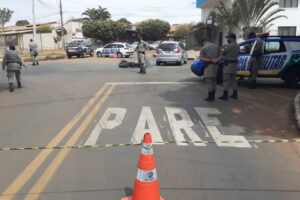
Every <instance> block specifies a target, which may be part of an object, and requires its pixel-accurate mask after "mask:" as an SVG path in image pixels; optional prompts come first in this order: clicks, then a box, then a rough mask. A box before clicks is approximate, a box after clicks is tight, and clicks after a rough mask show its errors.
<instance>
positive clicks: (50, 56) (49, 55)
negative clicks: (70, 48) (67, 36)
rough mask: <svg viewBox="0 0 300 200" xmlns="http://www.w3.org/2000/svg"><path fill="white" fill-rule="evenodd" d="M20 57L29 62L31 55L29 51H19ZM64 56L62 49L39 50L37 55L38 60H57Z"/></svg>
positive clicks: (1, 55)
mask: <svg viewBox="0 0 300 200" xmlns="http://www.w3.org/2000/svg"><path fill="white" fill-rule="evenodd" d="M3 56H4V55H3V54H2V53H0V62H2V59H3ZM21 57H22V59H23V61H24V62H30V61H31V56H30V55H29V53H21ZM64 58H66V54H65V52H64V51H62V50H57V51H40V52H39V55H38V56H37V60H38V61H45V60H58V59H64Z"/></svg>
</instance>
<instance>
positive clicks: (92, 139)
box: [85, 108, 127, 145]
mask: <svg viewBox="0 0 300 200" xmlns="http://www.w3.org/2000/svg"><path fill="white" fill-rule="evenodd" d="M126 112H127V110H126V109H125V108H107V110H106V111H105V113H104V115H103V116H102V118H101V119H100V121H99V123H97V124H96V126H95V128H94V129H93V131H92V133H91V134H90V136H89V137H88V139H87V140H86V142H85V145H95V144H96V143H97V141H98V138H99V137H100V134H101V131H102V129H114V128H116V127H118V126H120V125H121V124H122V121H123V119H124V117H125V114H126ZM111 117H113V118H112V119H110V118H111Z"/></svg>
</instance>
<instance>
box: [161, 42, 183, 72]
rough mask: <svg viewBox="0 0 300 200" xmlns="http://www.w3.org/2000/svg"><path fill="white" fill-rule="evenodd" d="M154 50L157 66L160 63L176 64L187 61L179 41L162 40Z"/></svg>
mask: <svg viewBox="0 0 300 200" xmlns="http://www.w3.org/2000/svg"><path fill="white" fill-rule="evenodd" d="M156 51H157V55H156V65H158V66H159V65H160V64H161V63H176V64H178V65H182V63H184V64H186V63H187V60H188V55H187V51H186V48H185V47H184V45H183V44H182V43H181V42H176V41H164V42H162V43H160V44H159V46H158V47H157V50H156Z"/></svg>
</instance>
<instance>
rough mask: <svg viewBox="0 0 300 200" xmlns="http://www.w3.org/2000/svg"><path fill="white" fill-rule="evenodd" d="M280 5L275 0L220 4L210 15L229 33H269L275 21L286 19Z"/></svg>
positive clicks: (237, 0)
mask: <svg viewBox="0 0 300 200" xmlns="http://www.w3.org/2000/svg"><path fill="white" fill-rule="evenodd" d="M278 5H279V3H278V2H276V1H273V0H235V1H234V3H233V4H232V5H230V6H227V5H225V4H224V3H223V2H220V3H219V4H218V5H217V6H216V7H215V9H214V10H213V11H212V12H211V14H210V15H211V16H212V18H213V20H214V21H215V22H217V23H218V25H219V26H222V27H223V28H226V29H227V30H228V31H232V30H233V29H234V28H238V29H239V30H241V31H242V32H243V34H244V36H245V35H247V34H248V33H249V32H251V31H257V30H262V31H267V30H268V29H269V28H270V27H271V26H272V22H273V21H274V20H276V19H278V18H282V17H286V16H284V15H281V14H280V13H281V12H282V11H284V10H283V9H280V8H279V7H278Z"/></svg>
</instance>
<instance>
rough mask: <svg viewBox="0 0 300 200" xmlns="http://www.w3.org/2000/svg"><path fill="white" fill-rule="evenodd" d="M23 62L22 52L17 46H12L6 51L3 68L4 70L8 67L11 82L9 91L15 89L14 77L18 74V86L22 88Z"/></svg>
mask: <svg viewBox="0 0 300 200" xmlns="http://www.w3.org/2000/svg"><path fill="white" fill-rule="evenodd" d="M22 65H23V62H22V59H21V56H20V54H19V53H18V52H17V51H16V48H15V46H10V47H9V50H8V51H6V53H5V55H4V57H3V61H2V69H3V71H4V70H5V69H6V71H7V78H8V84H9V91H10V92H13V91H14V85H13V77H14V75H15V76H16V79H17V82H18V88H22V85H21V68H22Z"/></svg>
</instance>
